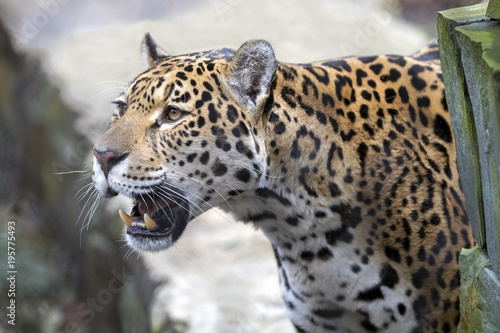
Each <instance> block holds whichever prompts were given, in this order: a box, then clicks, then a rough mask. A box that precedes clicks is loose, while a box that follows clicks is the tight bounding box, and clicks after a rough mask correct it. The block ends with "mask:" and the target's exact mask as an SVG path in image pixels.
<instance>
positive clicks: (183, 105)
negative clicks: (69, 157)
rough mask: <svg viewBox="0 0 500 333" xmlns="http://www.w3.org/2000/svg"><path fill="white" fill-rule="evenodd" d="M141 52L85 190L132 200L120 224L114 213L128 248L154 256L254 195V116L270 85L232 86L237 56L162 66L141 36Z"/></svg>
mask: <svg viewBox="0 0 500 333" xmlns="http://www.w3.org/2000/svg"><path fill="white" fill-rule="evenodd" d="M253 43H254V44H250V46H247V48H251V49H250V50H252V48H253V49H255V47H256V46H255V43H261V44H257V45H261V46H260V49H262V45H263V46H265V47H267V46H268V44H267V43H266V44H262V43H264V42H253ZM247 44H249V43H247ZM144 45H145V49H146V51H147V54H148V60H149V64H150V68H149V70H148V71H146V72H144V73H143V74H141V75H140V76H138V77H137V78H136V79H135V80H134V82H132V84H130V86H129V87H128V88H127V90H126V91H125V93H124V94H122V95H121V96H120V97H119V98H118V99H117V100H116V101H115V103H116V105H117V110H116V112H115V114H114V115H113V119H112V122H111V126H110V128H109V130H108V131H107V132H106V133H105V134H104V135H103V136H102V137H101V138H100V139H99V141H98V142H97V143H96V144H95V146H94V166H93V180H94V183H95V187H96V189H97V190H98V191H99V193H100V194H101V195H102V196H107V197H109V196H114V195H117V194H123V195H125V196H127V197H130V198H132V199H133V201H134V207H133V208H132V211H131V212H130V214H127V213H125V212H123V211H120V216H121V218H122V220H123V221H124V222H125V224H126V225H127V241H128V243H129V245H131V246H132V247H133V248H135V249H137V250H145V251H158V250H162V249H165V248H167V247H169V246H171V245H172V244H173V243H174V242H175V241H177V239H178V238H179V237H180V236H181V234H182V232H183V231H184V229H185V227H186V225H187V223H188V222H189V221H190V220H191V219H193V218H194V217H196V216H197V215H199V214H201V213H202V212H204V211H206V210H208V209H210V208H212V207H215V206H217V205H220V204H221V203H226V202H227V201H228V200H232V199H233V198H235V197H238V196H239V195H240V193H242V192H244V191H246V190H248V189H251V188H254V187H255V186H256V184H257V182H258V180H259V178H260V175H261V174H262V173H263V171H264V170H265V163H264V161H265V152H263V150H262V148H263V147H262V140H261V139H259V129H260V128H259V125H260V124H261V122H260V121H258V118H259V117H258V114H259V110H260V109H262V108H263V107H264V105H263V103H264V101H265V98H264V97H266V96H267V90H268V88H269V82H270V81H271V78H272V75H269V73H266V74H267V76H268V78H267V82H266V83H265V84H262V83H260V82H259V81H258V80H257V81H256V80H254V81H248V80H250V79H251V77H250V78H246V79H245V80H246V81H245V82H241V80H242V77H243V76H242V74H240V73H239V72H238V70H242V69H240V68H239V67H241V66H245V67H247V66H248V64H246V61H243V59H240V58H241V57H243V56H249V53H248V51H245V50H244V51H245V52H243V51H241V52H240V50H241V49H240V50H238V52H237V53H236V55H235V56H234V57H233V59H231V60H229V61H227V60H226V59H224V58H225V57H228V53H227V52H226V51H224V52H221V53H219V54H217V53H214V52H213V51H212V52H207V53H200V54H195V55H188V56H182V57H168V56H166V54H164V53H163V51H161V49H159V48H158V47H157V46H156V45H155V44H154V42H153V41H152V40H151V38H150V37H149V35H147V36H146V39H145V43H144ZM245 45H246V44H245ZM245 45H244V46H242V48H243V47H245ZM269 48H270V47H269ZM214 54H216V56H218V58H216V57H214ZM238 54H240V56H239V57H238ZM271 54H272V49H271ZM250 56H251V54H250ZM259 57H260V58H262V57H261V56H259ZM273 57H274V56H273ZM273 59H274V58H273ZM272 64H273V65H274V66H275V63H274V62H272ZM271 70H272V69H271ZM245 73H246V72H245ZM273 73H274V72H273ZM250 76H251V74H250ZM249 84H250V85H251V86H249V87H247V88H245V85H249ZM262 87H263V88H262Z"/></svg>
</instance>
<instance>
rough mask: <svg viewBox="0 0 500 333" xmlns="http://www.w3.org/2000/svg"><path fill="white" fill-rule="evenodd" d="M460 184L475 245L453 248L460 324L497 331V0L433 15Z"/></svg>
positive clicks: (499, 21)
mask: <svg viewBox="0 0 500 333" xmlns="http://www.w3.org/2000/svg"><path fill="white" fill-rule="evenodd" d="M438 32H439V44H440V48H441V62H442V66H443V77H444V82H445V86H446V100H447V102H448V107H449V110H450V116H451V121H452V126H453V134H454V136H455V143H456V146H457V159H458V166H459V170H460V176H461V182H462V187H463V190H464V193H465V197H466V200H467V203H466V204H467V209H468V212H469V217H470V219H471V223H472V228H473V233H474V239H475V241H476V243H477V246H476V247H475V248H473V249H470V250H463V251H462V253H461V254H460V271H461V283H462V287H461V288H462V289H461V309H460V312H461V321H460V326H459V331H460V332H500V183H499V180H500V0H492V1H490V3H489V5H487V4H481V5H475V6H470V7H463V8H457V9H450V10H446V11H442V12H440V13H439V15H438Z"/></svg>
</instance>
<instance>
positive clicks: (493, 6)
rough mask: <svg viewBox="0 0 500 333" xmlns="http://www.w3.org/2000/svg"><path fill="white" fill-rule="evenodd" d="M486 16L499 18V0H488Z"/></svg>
mask: <svg viewBox="0 0 500 333" xmlns="http://www.w3.org/2000/svg"><path fill="white" fill-rule="evenodd" d="M486 16H487V17H491V18H494V19H497V20H500V0H490V3H489V4H488V9H487V10H486Z"/></svg>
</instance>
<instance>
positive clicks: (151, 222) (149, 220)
mask: <svg viewBox="0 0 500 333" xmlns="http://www.w3.org/2000/svg"><path fill="white" fill-rule="evenodd" d="M144 223H145V224H146V228H147V229H148V230H151V229H153V228H154V227H156V223H155V221H154V220H153V219H152V218H151V217H149V215H148V214H147V213H145V214H144Z"/></svg>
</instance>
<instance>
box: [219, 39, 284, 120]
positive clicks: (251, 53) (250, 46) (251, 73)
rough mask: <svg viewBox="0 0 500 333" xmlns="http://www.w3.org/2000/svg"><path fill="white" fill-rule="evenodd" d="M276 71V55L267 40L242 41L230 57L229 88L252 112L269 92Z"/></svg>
mask: <svg viewBox="0 0 500 333" xmlns="http://www.w3.org/2000/svg"><path fill="white" fill-rule="evenodd" d="M275 71H276V57H275V56H274V51H273V48H272V47H271V45H270V44H269V43H268V42H266V41H264V40H252V41H248V42H246V43H245V44H243V45H242V46H241V47H240V48H239V49H238V51H236V53H235V54H234V56H233V58H232V59H231V60H230V61H229V70H228V76H227V82H228V85H229V89H231V91H232V92H233V94H234V95H235V96H236V98H238V100H239V101H240V102H241V103H242V104H243V105H244V106H246V107H247V108H248V109H249V110H250V111H251V112H252V111H256V110H257V109H258V108H259V106H260V105H261V103H262V102H263V101H265V100H266V98H267V96H268V94H269V86H270V85H271V81H272V80H273V77H274V73H275Z"/></svg>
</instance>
